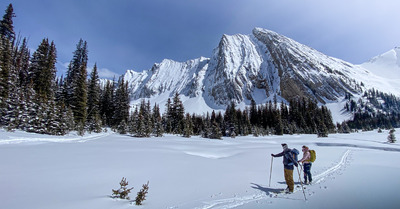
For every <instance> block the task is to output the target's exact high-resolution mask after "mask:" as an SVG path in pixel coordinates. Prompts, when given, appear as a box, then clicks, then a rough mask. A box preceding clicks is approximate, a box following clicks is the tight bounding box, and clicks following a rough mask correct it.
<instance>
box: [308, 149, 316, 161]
mask: <svg viewBox="0 0 400 209" xmlns="http://www.w3.org/2000/svg"><path fill="white" fill-rule="evenodd" d="M310 155H311V157H310V161H311V162H312V163H313V162H314V161H315V159H317V153H315V150H310Z"/></svg>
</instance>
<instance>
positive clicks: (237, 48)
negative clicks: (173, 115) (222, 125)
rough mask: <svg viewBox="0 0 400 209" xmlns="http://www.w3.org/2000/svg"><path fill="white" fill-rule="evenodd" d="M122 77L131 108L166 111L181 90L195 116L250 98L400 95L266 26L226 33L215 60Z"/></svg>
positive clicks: (392, 86) (331, 99)
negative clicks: (142, 105) (146, 105)
mask: <svg viewBox="0 0 400 209" xmlns="http://www.w3.org/2000/svg"><path fill="white" fill-rule="evenodd" d="M399 63H400V61H399ZM124 79H125V80H126V81H128V83H129V85H128V86H129V90H130V92H131V98H132V103H133V104H136V103H138V102H139V101H140V100H142V99H148V100H150V101H151V102H155V103H158V104H160V107H161V108H162V106H163V103H165V102H166V99H167V98H168V97H172V96H173V94H174V93H175V92H178V93H179V94H180V95H181V97H182V99H183V102H184V105H185V109H186V110H187V112H193V113H202V112H207V111H210V110H224V109H225V108H226V106H227V105H228V104H230V102H232V101H233V102H235V103H236V104H237V105H238V106H239V107H242V108H244V107H245V106H246V105H249V104H250V102H251V100H254V101H255V102H256V103H257V104H263V103H265V102H267V101H271V100H273V99H276V100H277V101H278V102H282V101H283V102H288V101H289V100H291V99H295V98H299V97H308V98H312V99H313V100H316V101H318V103H320V104H327V103H335V102H340V100H341V98H343V97H344V95H345V94H346V93H351V94H361V93H362V91H364V90H367V89H371V88H375V89H379V90H381V91H388V90H389V91H391V92H389V93H393V94H395V95H400V94H399V92H400V88H399V85H398V84H396V82H394V81H393V82H386V80H385V79H382V78H381V77H379V76H377V75H376V74H374V73H372V72H371V71H369V70H368V69H366V68H365V67H363V66H362V65H354V64H351V63H349V62H345V61H343V60H340V59H337V58H333V57H329V56H327V55H325V54H323V53H321V52H319V51H317V50H315V49H313V48H311V47H308V46H306V45H304V44H301V43H298V42H296V41H294V40H293V39H290V38H288V37H285V36H282V35H280V34H278V33H276V32H273V31H270V30H266V29H262V28H254V29H253V31H252V33H251V34H249V35H243V34H235V35H227V34H224V35H222V37H221V40H220V42H219V44H218V46H217V47H216V48H215V49H214V50H213V53H212V56H211V58H206V57H200V58H197V59H192V60H188V61H186V62H176V61H173V60H170V59H164V60H163V61H162V62H160V63H156V64H154V65H153V67H152V68H151V69H149V70H145V71H143V72H141V73H137V72H134V71H129V70H128V71H127V72H126V73H125V74H124ZM194 101H196V102H194ZM185 103H186V104H185ZM189 104H190V105H189ZM193 105H195V106H196V105H197V106H198V107H193Z"/></svg>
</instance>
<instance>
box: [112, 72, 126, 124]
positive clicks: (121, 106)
mask: <svg viewBox="0 0 400 209" xmlns="http://www.w3.org/2000/svg"><path fill="white" fill-rule="evenodd" d="M114 105H115V110H114V116H113V124H114V126H115V125H119V124H120V123H121V121H125V122H124V123H125V124H126V123H127V122H128V118H129V92H128V83H127V82H125V80H124V77H123V76H121V78H120V79H119V81H118V86H117V89H116V91H115V100H114Z"/></svg>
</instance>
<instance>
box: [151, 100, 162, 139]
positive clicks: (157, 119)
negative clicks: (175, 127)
mask: <svg viewBox="0 0 400 209" xmlns="http://www.w3.org/2000/svg"><path fill="white" fill-rule="evenodd" d="M153 120H154V131H153V133H154V135H155V136H156V137H162V136H163V134H164V128H163V124H162V118H161V114H160V108H159V106H158V105H157V104H155V105H154V107H153Z"/></svg>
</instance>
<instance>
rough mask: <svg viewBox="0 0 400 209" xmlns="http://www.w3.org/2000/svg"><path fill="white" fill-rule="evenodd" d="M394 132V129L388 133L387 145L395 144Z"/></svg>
mask: <svg viewBox="0 0 400 209" xmlns="http://www.w3.org/2000/svg"><path fill="white" fill-rule="evenodd" d="M395 131H396V130H394V129H392V130H390V131H389V136H388V137H387V139H388V142H389V143H395V142H396V136H395V135H394V132H395Z"/></svg>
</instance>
